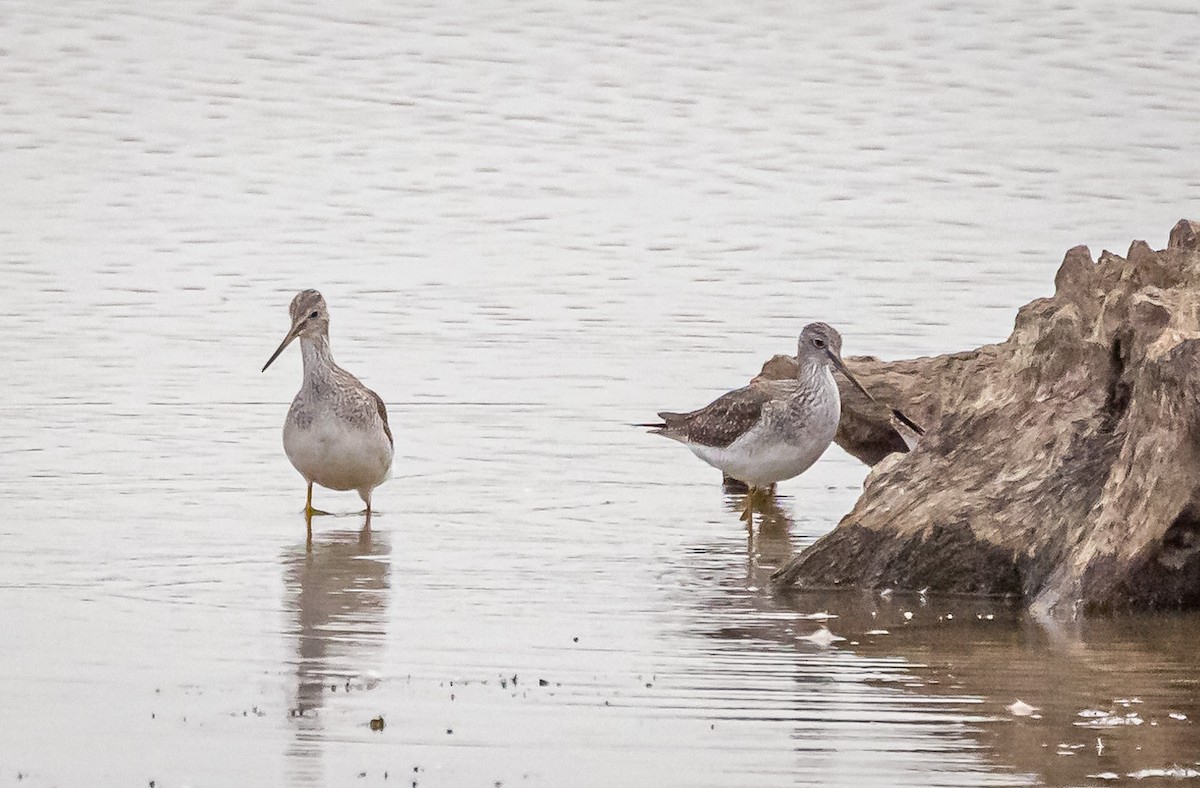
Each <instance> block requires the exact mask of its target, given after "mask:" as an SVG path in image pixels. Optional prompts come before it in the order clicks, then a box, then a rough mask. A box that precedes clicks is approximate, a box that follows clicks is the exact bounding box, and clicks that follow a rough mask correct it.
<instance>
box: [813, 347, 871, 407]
mask: <svg viewBox="0 0 1200 788" xmlns="http://www.w3.org/2000/svg"><path fill="white" fill-rule="evenodd" d="M825 355H827V356H829V360H830V361H832V362H833V365H834V366H835V367H837V368H838V371H839V372H841V373H842V374H843V375H845V376H846V380H848V381H850V382H851V383H853V384H854V385H855V387H856V388H858V390H859V391H861V392H862V393H863V394H865V395H866V396H867V399H869V400H871V401H872V402H874V401H875V398H874V397H872V396H871V392H869V391H867V390H866V389H865V388H863V384H861V383H859V382H858V378H856V377H854V376H853V375H851V374H850V370H848V369H846V365H845V364H843V363H842V360H841V359H840V358H838V357H837V356H836V355H834V354H833V353H831V352H830V351H829V350H828V349H826V351H825Z"/></svg>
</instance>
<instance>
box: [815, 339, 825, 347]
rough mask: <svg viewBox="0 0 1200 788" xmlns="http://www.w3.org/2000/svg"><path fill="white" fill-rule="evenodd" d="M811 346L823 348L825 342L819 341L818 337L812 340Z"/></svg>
mask: <svg viewBox="0 0 1200 788" xmlns="http://www.w3.org/2000/svg"><path fill="white" fill-rule="evenodd" d="M813 344H814V345H816V346H817V347H825V340H823V339H821V338H820V337H817V338H816V339H814V340H813Z"/></svg>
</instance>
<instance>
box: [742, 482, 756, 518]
mask: <svg viewBox="0 0 1200 788" xmlns="http://www.w3.org/2000/svg"><path fill="white" fill-rule="evenodd" d="M741 520H742V521H743V522H744V523H746V525H747V526H753V524H754V488H753V487H751V488H750V490H749V491H748V492H747V493H746V505H745V506H744V507H742V516H741Z"/></svg>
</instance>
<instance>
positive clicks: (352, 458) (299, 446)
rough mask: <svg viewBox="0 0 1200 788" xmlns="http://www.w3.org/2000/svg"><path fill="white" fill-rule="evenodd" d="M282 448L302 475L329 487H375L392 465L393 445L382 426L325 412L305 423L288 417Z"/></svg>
mask: <svg viewBox="0 0 1200 788" xmlns="http://www.w3.org/2000/svg"><path fill="white" fill-rule="evenodd" d="M283 449H284V451H285V452H286V453H287V456H288V459H289V460H291V462H292V465H293V466H294V467H295V468H296V470H297V471H299V472H300V474H301V475H302V476H303V477H304V478H305V479H307V480H309V481H314V482H316V483H317V484H319V485H321V486H322V487H328V488H329V489H331V490H362V489H370V488H373V487H377V486H379V485H380V484H382V483H383V481H384V480H385V479H387V477H388V475H389V473H390V472H391V468H392V453H393V450H392V445H391V443H390V442H389V441H388V439H387V435H385V434H384V432H383V429H382V427H381V426H377V425H374V424H370V425H358V424H352V423H350V422H348V421H346V420H344V419H340V418H337V417H336V416H334V415H332V414H328V413H324V414H320V415H318V416H316V417H315V418H313V419H312V420H311V422H309V423H308V424H307V425H306V426H304V427H301V426H299V425H297V424H295V423H293V422H292V420H291V419H289V420H288V421H287V422H286V423H285V424H284V427H283Z"/></svg>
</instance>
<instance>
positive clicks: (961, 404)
mask: <svg viewBox="0 0 1200 788" xmlns="http://www.w3.org/2000/svg"><path fill="white" fill-rule="evenodd" d="M1198 247H1200V224H1195V223H1192V222H1188V221H1180V222H1179V224H1178V225H1176V227H1175V228H1174V229H1173V230H1172V231H1171V236H1170V242H1169V245H1168V247H1167V249H1165V250H1163V251H1159V252H1155V251H1153V250H1151V249H1150V247H1149V246H1147V245H1146V244H1145V243H1144V242H1142V241H1136V242H1134V243H1133V245H1132V246H1131V247H1130V249H1129V253H1128V255H1127V256H1126V257H1119V256H1117V255H1114V254H1111V253H1109V252H1104V253H1103V254H1101V255H1100V259H1099V260H1098V261H1097V262H1093V261H1092V258H1091V255H1090V253H1089V252H1088V249H1087V248H1086V247H1082V246H1080V247H1076V248H1074V249H1071V250H1070V251H1069V252H1067V255H1066V258H1065V259H1064V260H1063V263H1062V266H1061V267H1060V268H1059V271H1058V274H1057V276H1056V277H1055V294H1054V297H1053V298H1044V299H1039V300H1036V301H1034V302H1032V303H1030V304H1028V305H1026V306H1025V307H1023V308H1022V309H1021V310H1020V311H1019V312H1018V314H1017V319H1016V325H1015V327H1014V329H1013V332H1012V334H1011V336H1009V338H1008V339H1007V340H1005V341H1004V342H1001V343H999V344H996V345H987V346H985V347H981V348H979V349H977V350H971V351H967V352H963V353H954V354H951V355H945V356H937V357H933V358H918V359H911V360H905V361H895V362H883V361H879V360H878V359H874V358H850V359H848V360H847V365H848V366H849V367H850V369H851V371H852V372H853V373H854V374H855V376H857V377H858V378H859V379H860V380H861V381H862V382H863V384H864V385H865V386H866V387H867V388H868V389H870V390H871V391H872V392H877V393H878V396H879V398H880V399H881V400H882V402H883V403H886V404H879V405H874V404H872V403H869V402H868V401H867V400H866V399H865V398H863V397H862V395H861V394H858V393H857V392H856V391H854V390H853V389H852V388H851V387H850V386H849V385H846V386H845V387H843V388H842V396H843V397H844V400H843V402H844V406H843V409H844V414H843V417H842V424H841V426H840V427H839V430H838V436H837V439H836V440H837V442H838V444H839V445H840V446H842V448H844V449H846V450H847V451H848V452H850V453H851V454H853V455H855V456H856V457H858V458H859V459H862V460H863V461H864V462H867V463H869V464H872V465H874V466H875V467H874V469H873V471H872V472H871V475H870V476H869V477H868V479H867V482H866V484H865V486H864V489H863V494H862V497H861V498H859V500H858V502H857V504H856V505H855V506H854V509H853V510H852V511H851V512H850V513H849V514H847V515H846V516H845V517H843V518H842V521H841V522H840V523H839V524H838V526H837V527H836V528H835V529H834V530H833V531H832V532H830V533H829V534H827V535H826V536H824V537H823V538H822V539H820V540H819V541H817V542H816V543H815V544H813V545H812V546H811V547H809V548H808V549H807V550H805V551H804V552H803V553H801V554H800V555H799V556H797V557H796V558H794V559H793V560H792V561H791V562H790V563H789V564H788V565H787V566H785V567H784V568H783V569H781V570H780V571H779V572H778V573H777V579H778V580H779V581H780V582H781V583H783V584H785V585H786V584H791V583H800V584H803V585H804V586H806V587H836V586H851V585H853V586H859V587H867V588H871V587H874V588H884V587H887V588H895V589H897V590H920V589H925V588H928V589H929V590H930V591H931V592H943V593H970V594H1008V595H1018V596H1020V597H1022V598H1023V599H1024V600H1025V601H1026V602H1028V603H1030V604H1031V605H1032V606H1034V607H1035V608H1038V609H1041V610H1045V611H1050V610H1062V609H1064V608H1065V609H1068V610H1070V609H1078V608H1083V609H1086V610H1096V609H1113V608H1123V607H1162V606H1171V607H1175V606H1195V605H1197V603H1200V251H1198ZM793 369H794V362H793ZM787 373H788V366H787V359H786V358H784V357H776V358H775V359H772V360H771V361H770V362H768V363H767V365H766V367H764V370H763V374H766V375H770V376H772V377H782V376H785V375H786V374H787ZM891 407H896V408H899V409H900V410H902V411H904V412H905V413H906V414H907V415H908V416H909V417H911V418H912V419H913V420H915V421H916V422H917V423H918V424H920V425H921V426H922V427H924V429H925V435H924V436H922V437H921V438H920V440H919V441H914V440H913V439H914V437H915V436H913V435H911V434H909V435H906V434H905V432H904V427H903V425H898V424H896V422H895V420H894V419H892V418H891V414H890V408H891ZM910 444H915V445H914V446H913V448H912V450H911V451H909V452H907V453H903V452H904V449H905V448H906V447H907V446H908V445H910Z"/></svg>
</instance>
